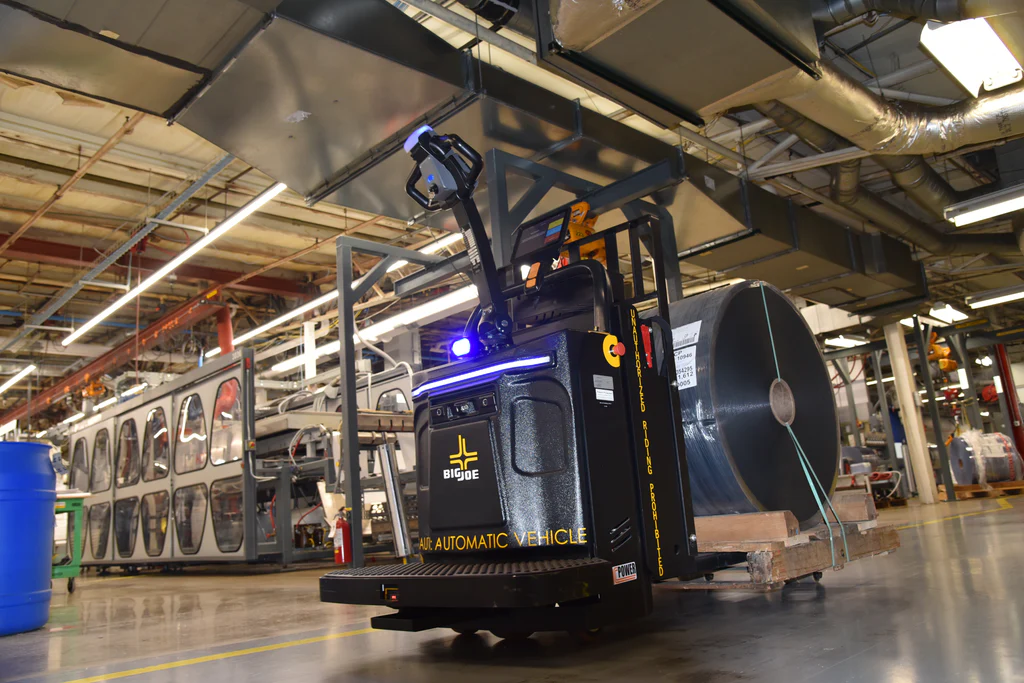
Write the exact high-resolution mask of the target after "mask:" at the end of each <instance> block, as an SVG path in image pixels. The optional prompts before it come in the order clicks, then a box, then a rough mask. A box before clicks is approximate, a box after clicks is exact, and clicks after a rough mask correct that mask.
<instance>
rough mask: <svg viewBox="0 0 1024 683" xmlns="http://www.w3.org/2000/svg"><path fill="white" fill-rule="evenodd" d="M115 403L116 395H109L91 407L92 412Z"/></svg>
mask: <svg viewBox="0 0 1024 683" xmlns="http://www.w3.org/2000/svg"><path fill="white" fill-rule="evenodd" d="M115 403H117V396H111V397H110V398H108V399H104V400H102V401H100V402H99V403H97V404H96V405H94V406H93V407H92V412H94V413H98V412H99V411H101V410H103V409H104V408H107V407H109V406H112V405H114V404H115Z"/></svg>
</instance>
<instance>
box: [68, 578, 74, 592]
mask: <svg viewBox="0 0 1024 683" xmlns="http://www.w3.org/2000/svg"><path fill="white" fill-rule="evenodd" d="M74 592H75V577H73V576H72V577H71V578H69V579H68V593H74Z"/></svg>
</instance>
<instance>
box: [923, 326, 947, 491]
mask: <svg viewBox="0 0 1024 683" xmlns="http://www.w3.org/2000/svg"><path fill="white" fill-rule="evenodd" d="M914 334H915V335H917V359H918V361H919V362H920V364H921V381H922V382H924V391H925V395H926V396H928V413H929V415H931V418H932V430H933V431H934V432H935V448H936V450H938V452H939V472H940V474H942V483H943V484H944V485H945V487H946V500H956V489H954V488H953V470H951V469H950V467H949V451H948V450H946V439H945V436H944V435H943V433H942V420H941V419H940V418H939V402H938V401H937V400H936V398H935V385H934V384H933V382H932V371H931V368H930V367H929V366H928V340H927V339H925V335H924V330H923V329H921V321H920V320H919V319H918V317H917V316H916V315H915V316H914Z"/></svg>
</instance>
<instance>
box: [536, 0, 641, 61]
mask: <svg viewBox="0 0 1024 683" xmlns="http://www.w3.org/2000/svg"><path fill="white" fill-rule="evenodd" d="M660 2H661V0H554V1H553V2H552V3H551V23H552V25H553V27H554V32H555V40H556V41H557V42H558V44H559V45H561V46H562V47H564V48H566V49H568V50H575V51H576V52H583V51H585V50H587V49H589V48H591V47H593V46H594V45H596V44H597V43H599V42H601V39H602V38H604V37H606V36H608V35H609V34H612V33H615V32H616V31H618V30H619V29H620V28H622V27H623V26H625V25H626V24H628V23H629V22H631V21H633V20H634V19H636V18H637V17H639V16H640V15H641V14H643V13H644V12H646V11H647V10H649V9H651V8H652V7H654V6H655V5H657V4H659V3H660Z"/></svg>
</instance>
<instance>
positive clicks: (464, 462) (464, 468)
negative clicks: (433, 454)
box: [444, 434, 480, 481]
mask: <svg viewBox="0 0 1024 683" xmlns="http://www.w3.org/2000/svg"><path fill="white" fill-rule="evenodd" d="M477 460H478V458H477V451H470V450H468V449H467V448H466V439H465V438H464V437H463V436H462V435H461V434H460V435H459V451H458V453H452V454H451V455H449V456H448V462H449V463H450V464H452V465H458V467H449V468H448V469H445V470H444V478H445V479H454V480H455V481H472V480H474V479H479V478H480V470H478V469H475V468H474V469H469V464H470V463H472V462H476V461H477Z"/></svg>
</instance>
